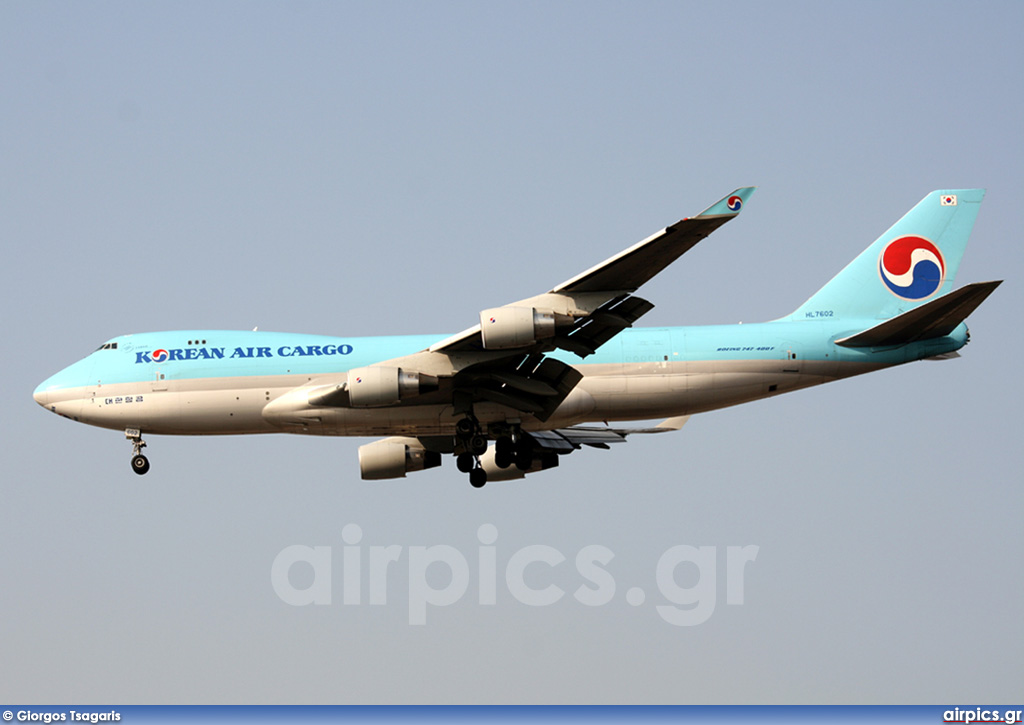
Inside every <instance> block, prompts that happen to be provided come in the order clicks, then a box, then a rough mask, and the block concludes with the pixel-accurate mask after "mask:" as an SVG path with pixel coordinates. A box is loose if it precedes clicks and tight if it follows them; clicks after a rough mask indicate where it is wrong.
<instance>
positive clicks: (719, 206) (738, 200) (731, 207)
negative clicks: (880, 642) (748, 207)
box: [696, 186, 757, 219]
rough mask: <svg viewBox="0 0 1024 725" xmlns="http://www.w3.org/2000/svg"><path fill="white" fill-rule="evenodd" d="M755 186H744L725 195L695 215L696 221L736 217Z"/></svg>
mask: <svg viewBox="0 0 1024 725" xmlns="http://www.w3.org/2000/svg"><path fill="white" fill-rule="evenodd" d="M756 188H757V187H756V186H744V187H741V188H739V189H737V190H736V191H734V192H732V193H731V194H726V195H725V196H723V197H722V198H721V199H720V200H718V201H717V202H715V203H714V204H712V205H711V206H709V207H708V208H707V209H705V210H704V211H702V212H701V213H700V214H698V215H697V217H696V218H697V219H700V218H707V217H715V216H736V215H737V214H739V213H740V211H741V210H742V209H743V205H744V204H746V203H747V200H748V199H749V198H750V196H751V194H753V193H754V189H756Z"/></svg>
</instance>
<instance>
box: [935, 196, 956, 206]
mask: <svg viewBox="0 0 1024 725" xmlns="http://www.w3.org/2000/svg"><path fill="white" fill-rule="evenodd" d="M939 206H956V194H943V195H942V196H941V197H939Z"/></svg>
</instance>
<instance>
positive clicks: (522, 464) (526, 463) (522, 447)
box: [515, 441, 533, 471]
mask: <svg viewBox="0 0 1024 725" xmlns="http://www.w3.org/2000/svg"><path fill="white" fill-rule="evenodd" d="M515 463H516V468H518V469H519V470H520V471H526V470H529V468H530V466H532V465H533V450H532V447H531V446H530V445H529V444H527V443H526V442H525V441H520V443H519V445H517V446H516V460H515Z"/></svg>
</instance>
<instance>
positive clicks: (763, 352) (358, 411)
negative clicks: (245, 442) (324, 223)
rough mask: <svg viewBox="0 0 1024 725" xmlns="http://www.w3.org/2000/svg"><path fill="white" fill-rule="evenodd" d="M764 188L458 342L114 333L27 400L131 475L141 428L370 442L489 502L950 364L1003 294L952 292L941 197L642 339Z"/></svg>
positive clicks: (401, 473)
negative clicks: (792, 305) (838, 388)
mask: <svg viewBox="0 0 1024 725" xmlns="http://www.w3.org/2000/svg"><path fill="white" fill-rule="evenodd" d="M753 192H754V187H743V188H740V189H736V190H735V191H733V192H732V193H731V194H727V195H726V196H725V197H723V198H722V199H721V200H719V201H718V202H716V203H715V204H713V205H711V206H710V207H708V208H707V209H705V210H704V211H702V212H701V213H700V214H697V215H696V216H693V217H688V218H685V219H682V220H681V221H679V222H677V223H675V224H672V225H671V226H668V227H666V228H664V229H662V230H661V231H659V232H657V233H656V234H654V235H652V236H650V237H648V238H647V239H644V240H643V241H641V242H639V243H637V244H635V245H633V246H632V247H629V248H628V249H626V250H624V251H622V252H620V253H619V254H616V255H615V256H613V257H611V258H609V259H607V260H605V261H604V262H601V263H600V264H598V265H596V266H594V267H592V268H590V269H588V270H586V271H584V272H582V273H580V274H578V275H576V276H575V277H573V278H572V279H569V280H567V281H565V282H563V283H561V284H559V285H557V286H555V287H553V288H552V289H550V290H548V291H547V292H544V293H541V294H538V295H535V296H533V297H528V298H526V299H523V300H519V301H517V302H512V303H510V304H506V305H503V306H501V307H494V308H489V309H485V310H483V311H481V312H480V313H479V323H478V324H475V325H473V326H472V327H470V328H468V329H466V330H463V331H462V332H459V333H457V334H455V335H451V336H443V335H408V336H392V337H327V336H314V335H305V334H293V333H278V332H264V331H259V330H254V331H251V332H249V331H224V330H183V331H176V332H147V333H142V334H132V335H122V336H120V337H115V338H113V339H111V340H109V341H107V342H105V343H104V344H103V345H101V346H100V347H99V348H98V349H97V350H96V351H94V352H93V353H92V354H90V355H88V356H87V357H85V358H83V359H81V360H79V361H78V362H75V363H73V364H71V365H70V366H68V367H66V368H64V369H63V370H61V371H60V372H58V373H57V374H55V375H53V376H52V377H50V378H48V379H47V380H45V381H44V382H43V383H41V384H40V385H39V386H38V388H36V390H35V392H34V393H33V397H34V398H35V400H36V402H37V403H39V405H41V406H43V407H44V408H46V409H47V410H49V411H51V412H53V413H56V414H58V415H60V416H63V417H65V418H69V419H71V420H74V421H78V422H81V423H87V424H89V425H94V426H100V427H103V428H111V429H115V430H123V431H124V434H125V437H126V438H127V439H128V440H129V441H130V442H131V443H132V451H133V453H132V459H131V467H132V470H133V471H135V473H138V474H144V473H146V472H147V471H148V470H149V468H150V463H149V460H148V459H147V458H146V456H145V455H143V453H142V449H143V448H144V447H145V446H146V442H145V441H144V440H143V437H142V436H143V434H144V433H145V434H153V435H159V434H171V435H223V434H252V433H294V434H303V435H322V436H384V438H382V439H381V440H377V441H375V442H372V443H368V444H366V445H363V446H361V447H360V448H359V466H360V472H361V476H362V478H363V479H365V480H382V479H391V478H404V477H405V475H406V474H407V473H410V472H414V471H420V470H425V469H429V468H434V467H436V466H439V465H441V463H442V457H443V456H445V455H453V456H454V457H455V463H456V467H457V468H458V470H459V471H461V472H463V473H468V474H469V480H470V483H471V484H472V485H473V486H474V487H476V488H479V487H482V486H483V485H484V484H486V483H487V481H488V480H491V481H497V480H510V479H515V478H522V477H524V476H526V475H527V474H531V473H536V472H539V471H543V470H547V469H550V468H554V467H555V466H557V465H558V464H559V462H560V459H561V458H562V457H564V456H565V455H566V454H569V453H572V452H573V451H575V450H579V449H580V448H582V447H591V448H603V449H607V448H608V447H609V445H610V444H612V443H621V442H623V441H625V440H626V438H627V436H630V435H636V434H651V433H665V432H669V431H674V430H678V429H679V428H681V427H682V425H683V424H684V423H685V422H686V421H687V420H688V418H689V417H690V416H691V415H693V414H696V413H702V412H706V411H710V410H715V409H719V408H724V407H727V406H732V405H738V404H740V403H746V402H749V401H754V400H759V399H762V398H767V397H772V396H775V395H781V394H782V393H788V392H791V391H794V390H799V389H801V388H807V387H809V386H812V385H819V384H821V383H826V382H831V381H834V380H840V379H842V378H848V377H851V376H854V375H860V374H862V373H867V372H872V371H875V370H881V369H883V368H887V367H891V366H893V365H901V364H903V363H907V362H911V361H915V360H923V359H946V358H951V357H958V356H959V354H958V352H957V351H958V350H959V349H960V348H962V347H963V346H964V345H966V344H967V342H968V340H969V337H970V336H969V333H968V330H967V326H966V324H965V323H964V320H965V319H966V317H967V316H968V315H969V314H970V313H971V312H973V311H974V310H975V309H976V308H977V307H978V305H980V304H981V303H982V302H983V301H984V300H985V299H986V298H987V297H988V296H989V295H990V294H991V293H992V292H993V291H994V290H995V288H996V287H998V286H999V284H1001V282H1002V280H999V281H992V282H977V283H973V284H968V285H966V286H964V287H962V288H960V289H957V290H955V291H953V290H952V287H953V280H954V278H955V276H956V272H957V268H958V267H959V264H960V259H961V257H962V256H963V253H964V249H965V248H966V246H967V241H968V237H969V236H970V233H971V230H972V228H973V226H974V221H975V218H976V217H977V214H978V210H979V207H980V204H981V201H982V199H983V197H984V194H985V192H984V190H983V189H953V190H940V191H933V192H932V193H930V194H928V195H927V196H926V197H925V198H924V199H923V200H922V201H921V202H919V203H918V204H917V205H916V206H914V207H913V208H912V209H911V210H910V211H909V212H908V213H907V214H906V215H904V216H903V217H902V218H901V219H900V220H899V221H897V222H896V223H895V224H894V225H893V226H892V227H891V228H889V229H888V231H886V232H885V233H884V234H882V235H881V236H880V237H879V238H878V239H877V240H875V241H874V242H873V243H872V244H871V245H870V246H869V247H868V248H867V249H865V250H864V251H863V252H862V253H861V254H860V255H859V256H857V257H856V258H855V259H854V260H853V261H852V262H850V263H849V264H848V265H847V266H846V267H845V268H843V270H842V271H840V272H839V273H838V274H837V275H836V276H835V277H834V278H833V279H832V280H831V281H829V282H828V283H827V284H825V285H824V286H823V287H822V288H821V289H820V290H818V291H817V292H816V293H814V294H813V295H812V296H811V297H810V298H809V299H808V300H807V301H806V302H804V303H803V304H802V305H800V306H799V307H798V308H797V309H796V310H795V311H794V312H792V313H791V314H789V315H786V316H785V317H781V318H779V319H776V320H773V321H770V322H764V323H755V324H739V325H714V326H701V327H659V328H635V327H633V324H634V323H635V322H636V321H637V320H638V319H639V318H640V317H642V316H643V315H644V314H646V313H647V312H649V311H650V310H651V309H652V308H653V307H654V305H653V304H652V303H650V302H648V301H647V300H645V299H643V298H641V297H638V296H636V295H635V294H634V293H635V292H636V291H637V289H638V288H639V287H640V286H641V285H643V284H644V283H645V282H647V281H648V280H650V279H651V278H652V277H654V276H655V275H656V274H658V273H660V272H661V271H662V270H664V269H665V268H666V267H667V266H668V265H669V264H671V263H672V262H673V261H675V260H676V259H678V258H679V257H680V256H681V255H682V254H684V253H685V252H686V251H688V250H689V249H691V248H692V247H693V246H694V245H696V244H697V243H698V242H700V241H701V240H702V239H704V238H705V237H707V236H708V235H709V234H711V233H712V232H713V231H715V230H716V229H718V228H719V227H720V226H722V225H723V224H725V223H726V222H728V221H730V220H732V219H734V218H735V217H736V216H738V215H739V213H740V212H741V211H742V209H743V208H744V207H745V206H746V204H747V202H748V201H749V199H750V197H751V195H752V194H753ZM658 418H665V420H664V421H663V422H661V423H659V424H657V425H654V426H652V427H636V428H628V427H627V428H622V427H615V426H611V425H609V424H608V422H607V421H644V420H654V419H658ZM598 423H601V425H596V424H598Z"/></svg>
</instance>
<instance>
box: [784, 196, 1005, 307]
mask: <svg viewBox="0 0 1024 725" xmlns="http://www.w3.org/2000/svg"><path fill="white" fill-rule="evenodd" d="M984 197H985V190H984V189H951V190H943V191H933V192H932V193H930V194H929V195H928V196H926V197H925V198H924V199H922V200H921V201H920V202H919V203H918V204H917V206H915V207H914V208H913V209H911V210H910V211H909V212H907V213H906V214H905V215H904V216H903V218H902V219H900V220H899V221H898V222H896V223H895V224H893V225H892V227H890V228H889V230H888V231H887V232H885V234H883V235H882V236H880V237H879V238H878V239H877V240H875V242H874V243H873V244H872V245H871V246H870V247H868V248H867V249H865V250H864V251H863V252H861V254H860V255H859V256H858V257H857V258H856V259H854V260H853V261H852V262H850V263H849V264H848V265H846V267H844V268H843V270H842V271H841V272H839V274H837V275H836V276H835V277H833V278H832V279H831V280H830V281H829V282H828V284H826V285H825V286H824V287H822V288H821V289H820V290H818V291H817V292H816V293H815V294H814V295H813V296H812V297H811V298H810V299H809V300H807V301H806V302H805V303H804V304H802V305H801V306H800V307H799V308H797V310H796V311H795V312H794V313H793V314H792V315H790V316H788V317H786V318H785V319H789V320H804V319H821V318H822V317H834V318H848V319H854V318H855V319H867V320H876V319H877V320H887V319H889V318H891V317H895V316H896V315H900V314H902V313H904V312H908V311H909V310H912V309H914V308H917V307H919V306H921V305H923V304H925V303H927V302H929V301H930V300H934V299H935V298H936V297H938V296H941V295H944V294H945V293H947V292H949V290H950V289H952V287H953V279H954V278H955V277H956V272H957V269H958V268H959V266H960V259H961V258H962V257H963V254H964V249H966V247H967V240H968V238H969V237H970V234H971V229H972V228H973V227H974V220H975V219H976V218H977V216H978V209H979V207H980V206H981V201H982V199H983V198H984ZM979 304H980V301H979ZM965 316H966V315H965Z"/></svg>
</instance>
